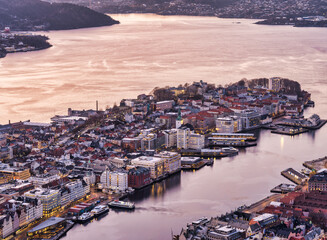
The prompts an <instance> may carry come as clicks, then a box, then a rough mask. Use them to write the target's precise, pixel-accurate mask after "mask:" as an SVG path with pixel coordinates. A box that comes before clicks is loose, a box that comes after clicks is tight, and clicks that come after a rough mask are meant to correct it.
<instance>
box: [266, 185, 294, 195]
mask: <svg viewBox="0 0 327 240" xmlns="http://www.w3.org/2000/svg"><path fill="white" fill-rule="evenodd" d="M296 187H297V186H296V185H294V184H288V183H282V184H279V185H278V186H276V187H274V188H273V189H271V190H270V192H272V193H282V194H283V193H289V192H293V191H294V190H296Z"/></svg>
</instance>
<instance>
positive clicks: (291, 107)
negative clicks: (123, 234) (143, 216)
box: [0, 77, 327, 239]
mask: <svg viewBox="0 0 327 240" xmlns="http://www.w3.org/2000/svg"><path fill="white" fill-rule="evenodd" d="M310 104H311V105H312V104H313V102H312V101H311V94H310V93H309V92H307V91H304V90H302V89H301V86H300V84H299V83H298V82H296V81H292V80H289V79H285V78H280V77H274V78H269V79H268V78H260V79H253V80H246V79H243V80H240V81H238V82H237V83H234V84H230V85H228V86H225V87H222V86H218V87H216V86H215V85H214V84H208V83H206V82H204V81H202V80H201V81H199V82H193V83H192V84H185V85H184V86H183V85H180V86H178V87H165V88H155V89H154V90H153V91H152V93H150V94H141V95H139V96H137V98H134V99H122V100H121V102H120V104H119V106H117V105H114V106H113V107H108V108H107V109H106V110H104V111H101V110H99V109H98V102H96V109H95V110H93V109H90V110H73V109H71V108H69V109H68V114H67V115H60V116H59V115H56V116H54V117H53V118H51V123H37V122H31V121H24V122H16V123H9V124H6V125H2V126H0V144H1V145H0V147H1V149H0V150H1V155H0V157H1V163H0V167H1V168H0V173H1V174H2V177H1V183H2V185H1V191H0V194H1V196H2V198H3V203H2V204H1V206H0V211H1V212H2V216H1V217H2V218H1V219H3V221H6V224H4V225H0V230H1V231H0V232H1V235H0V237H2V238H7V237H8V239H9V238H10V236H12V237H15V239H26V235H27V236H28V237H31V239H33V237H34V238H36V236H40V235H41V236H42V238H45V239H49V238H50V237H54V236H55V238H56V239H58V238H59V237H60V236H62V235H63V234H64V233H65V232H67V231H68V230H69V229H70V228H71V227H72V226H73V225H74V223H73V222H71V220H73V221H77V222H83V223H84V222H87V221H90V220H91V219H93V218H96V217H97V215H96V214H97V213H98V215H100V213H101V212H103V213H105V212H107V211H108V209H107V208H106V205H107V204H108V203H109V202H111V201H112V200H114V199H117V200H118V199H123V198H124V197H126V196H127V195H129V194H133V193H134V192H136V191H139V189H141V188H143V187H146V186H149V185H152V184H154V183H155V182H160V181H162V180H163V179H165V178H170V177H173V175H176V174H178V173H179V172H180V171H181V170H182V169H183V170H185V171H186V170H194V171H195V170H196V169H199V168H201V167H204V166H206V165H213V164H215V163H214V159H218V158H223V157H227V156H234V155H237V154H238V152H239V150H238V149H239V148H244V147H255V145H256V144H254V143H255V142H256V141H257V140H258V139H257V137H256V136H255V134H254V133H251V132H249V131H251V130H254V129H257V128H262V127H264V126H267V125H270V124H271V123H275V122H276V120H277V121H278V122H280V121H282V120H283V119H285V121H286V123H287V124H292V123H295V124H296V126H295V128H298V127H301V126H302V127H306V128H309V129H312V130H315V129H316V128H319V127H321V126H322V125H323V124H324V123H325V122H326V121H324V120H321V119H320V118H319V116H317V115H313V116H311V117H310V118H307V119H304V118H302V115H303V110H304V108H305V107H309V106H310ZM276 124H277V123H276ZM299 125H301V126H299ZM245 131H246V132H247V133H244V132H245ZM221 146H225V147H221ZM208 158H209V159H208ZM312 174H314V173H312ZM316 177H318V176H316ZM68 189H69V191H67V190H68ZM296 194H297V193H296ZM310 194H311V195H310V196H312V194H313V197H317V196H318V197H322V198H324V199H326V196H327V194H324V195H323V196H322V194H319V193H315V192H313V193H310ZM317 194H318V195H317ZM270 199H273V200H274V201H277V200H278V199H280V198H279V195H278V196H277V197H273V198H270ZM49 202H51V204H48V203H49ZM100 203H101V205H98V204H100ZM96 205H98V206H96ZM120 205H121V206H123V205H126V206H127V205H130V204H128V203H120ZM258 205H264V206H266V205H265V204H260V203H259V204H254V205H253V206H252V208H247V211H248V212H249V211H250V210H251V211H256V210H257V209H258V207H257V206H258ZM130 206H131V208H134V207H133V205H130ZM268 210H271V209H270V208H269V209H268ZM268 210H267V211H268ZM273 210H274V209H272V210H271V211H273ZM286 211H287V209H286ZM18 212H19V214H20V217H19V218H18V217H17V216H18ZM27 212H33V213H35V214H33V215H28V214H27ZM22 213H24V214H22ZM25 213H26V214H25ZM273 213H275V212H273ZM298 213H301V214H303V216H306V217H307V218H306V219H307V220H312V221H313V224H316V220H315V217H312V216H311V215H308V214H304V213H303V212H296V213H295V212H294V213H293V212H292V215H291V217H292V216H293V215H294V216H299V215H298ZM83 214H84V215H83ZM131 214H132V213H131ZM235 214H236V213H235ZM242 214H243V213H242ZM262 214H264V213H262ZM262 214H261V215H262ZM279 214H281V213H279ZM261 215H259V216H252V215H251V214H245V215H237V216H236V217H235V218H238V219H240V217H242V219H243V220H244V221H245V220H247V219H249V218H252V219H254V221H259V219H266V218H267V219H268V220H269V224H270V223H275V222H278V221H277V220H278V219H279V216H278V215H277V214H270V215H263V216H261ZM52 216H57V217H52ZM58 216H59V217H58ZM260 216H261V217H260ZM267 216H268V217H267ZM287 216H288V215H287ZM300 216H302V215H300ZM308 216H309V217H308ZM49 217H52V218H50V219H49V220H47V219H48V218H49ZM108 217H110V216H108ZM232 217H234V215H233V214H232ZM256 217H257V218H256ZM227 218H228V219H229V220H231V217H230V216H229V215H228V216H222V217H221V218H219V219H213V221H209V220H208V219H201V220H200V221H198V222H195V224H194V225H195V226H193V225H192V226H190V227H189V228H188V229H187V230H183V231H182V233H181V235H180V236H179V239H192V238H191V237H192V236H195V235H196V236H198V235H197V234H202V233H203V234H204V235H205V234H209V236H211V235H217V234H216V233H215V232H216V229H215V227H217V226H218V224H216V221H221V222H224V223H220V225H221V224H225V223H226V224H229V223H228V221H229V220H227ZM281 219H283V218H281ZM44 221H46V222H44ZM323 221H326V219H325V218H324V219H323ZM41 222H44V223H43V224H42V223H41ZM14 223H15V224H14ZM243 223H244V222H243ZM318 223H319V222H318ZM38 224H40V225H38ZM208 224H211V225H212V228H209V226H208ZM252 224H254V223H252V222H250V223H248V224H247V227H249V225H252ZM313 224H311V223H310V225H307V228H306V230H304V231H303V234H308V232H309V231H310V230H313V229H314V230H315V231H318V233H317V234H320V232H321V228H319V227H318V225H317V226H316V225H313ZM37 225H38V226H37ZM220 225H219V226H218V227H217V230H218V229H220V227H222V228H223V226H220ZM44 226H51V232H49V231H47V227H44ZM269 226H271V225H269ZM325 226H326V225H325ZM4 227H6V228H5V230H6V231H4V229H3V228H4ZM255 227H256V228H255V229H252V227H251V229H252V232H249V234H250V235H255V234H259V235H260V234H261V233H262V231H263V232H264V230H263V229H265V226H263V227H262V226H260V228H259V227H257V226H256V225H255ZM322 227H323V226H322ZM1 228H2V229H1ZM229 228H230V229H227V230H228V231H230V233H232V234H233V236H234V234H235V236H238V237H242V236H245V234H246V233H245V231H243V230H242V231H239V230H238V229H239V228H238V229H236V230H235V227H229ZM223 229H225V230H226V228H223ZM223 229H220V230H218V233H219V231H220V232H221V231H222V230H223ZM309 229H310V230H309ZM193 230H194V231H193ZM198 230H201V231H198ZM207 230H210V231H207ZM254 230H255V231H254ZM261 230H262V231H261ZM319 231H320V232H319ZM211 232H212V233H211ZM15 234H16V235H15ZM183 237H184V238H183ZM205 239H207V238H205ZM233 239H234V238H233ZM235 239H239V238H235ZM258 239H259V238H258Z"/></svg>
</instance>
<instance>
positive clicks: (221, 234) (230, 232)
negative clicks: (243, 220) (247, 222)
mask: <svg viewBox="0 0 327 240" xmlns="http://www.w3.org/2000/svg"><path fill="white" fill-rule="evenodd" d="M240 237H241V235H240V233H239V232H238V231H237V230H236V229H235V228H232V227H231V226H223V227H221V226H217V227H216V228H215V230H214V231H209V232H208V239H209V240H216V239H219V240H235V239H240Z"/></svg>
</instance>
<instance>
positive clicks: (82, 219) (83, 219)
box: [74, 212, 94, 223]
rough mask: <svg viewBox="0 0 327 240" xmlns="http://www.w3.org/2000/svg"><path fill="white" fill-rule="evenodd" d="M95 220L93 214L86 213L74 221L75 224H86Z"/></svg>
mask: <svg viewBox="0 0 327 240" xmlns="http://www.w3.org/2000/svg"><path fill="white" fill-rule="evenodd" d="M93 218H94V214H93V213H91V212H85V213H83V214H82V215H81V216H79V217H77V218H75V219H74V221H75V222H78V223H86V222H88V221H91V220H92V219H93Z"/></svg>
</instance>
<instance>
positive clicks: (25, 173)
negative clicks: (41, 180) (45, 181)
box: [0, 167, 31, 180]
mask: <svg viewBox="0 0 327 240" xmlns="http://www.w3.org/2000/svg"><path fill="white" fill-rule="evenodd" d="M0 173H2V174H3V175H5V176H6V177H7V179H8V180H27V179H29V178H30V176H31V174H30V170H29V169H28V168H15V167H6V168H2V169H0Z"/></svg>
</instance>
